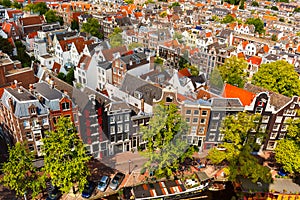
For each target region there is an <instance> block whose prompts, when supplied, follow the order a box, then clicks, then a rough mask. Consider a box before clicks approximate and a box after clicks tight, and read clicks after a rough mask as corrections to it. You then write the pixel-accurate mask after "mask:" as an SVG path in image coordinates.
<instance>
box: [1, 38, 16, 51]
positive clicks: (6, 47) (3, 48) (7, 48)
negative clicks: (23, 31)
mask: <svg viewBox="0 0 300 200" xmlns="http://www.w3.org/2000/svg"><path fill="white" fill-rule="evenodd" d="M0 50H1V51H2V52H3V53H6V54H8V55H12V52H13V47H12V45H11V44H10V42H9V41H8V39H5V38H2V37H1V36H0Z"/></svg>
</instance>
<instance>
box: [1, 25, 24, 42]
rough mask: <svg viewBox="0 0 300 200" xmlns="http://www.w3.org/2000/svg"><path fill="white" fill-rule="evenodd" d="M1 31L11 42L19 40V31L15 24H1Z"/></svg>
mask: <svg viewBox="0 0 300 200" xmlns="http://www.w3.org/2000/svg"><path fill="white" fill-rule="evenodd" d="M2 31H3V32H5V34H6V38H12V39H13V40H18V39H20V36H21V31H20V30H19V27H18V26H17V24H16V23H15V22H7V21H5V22H3V24H2Z"/></svg>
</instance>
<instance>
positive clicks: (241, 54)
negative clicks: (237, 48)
mask: <svg viewBox="0 0 300 200" xmlns="http://www.w3.org/2000/svg"><path fill="white" fill-rule="evenodd" d="M237 57H238V58H244V59H245V55H244V53H243V52H240V53H238V54H237Z"/></svg>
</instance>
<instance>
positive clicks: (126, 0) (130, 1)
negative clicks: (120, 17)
mask: <svg viewBox="0 0 300 200" xmlns="http://www.w3.org/2000/svg"><path fill="white" fill-rule="evenodd" d="M124 2H125V3H127V4H134V0H125V1H124Z"/></svg>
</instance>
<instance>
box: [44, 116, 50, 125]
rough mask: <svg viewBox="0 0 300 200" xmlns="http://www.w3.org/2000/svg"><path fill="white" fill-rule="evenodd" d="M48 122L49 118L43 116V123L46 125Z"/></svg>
mask: <svg viewBox="0 0 300 200" xmlns="http://www.w3.org/2000/svg"><path fill="white" fill-rule="evenodd" d="M48 124H49V120H48V118H47V117H45V118H43V125H48Z"/></svg>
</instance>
